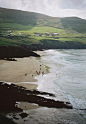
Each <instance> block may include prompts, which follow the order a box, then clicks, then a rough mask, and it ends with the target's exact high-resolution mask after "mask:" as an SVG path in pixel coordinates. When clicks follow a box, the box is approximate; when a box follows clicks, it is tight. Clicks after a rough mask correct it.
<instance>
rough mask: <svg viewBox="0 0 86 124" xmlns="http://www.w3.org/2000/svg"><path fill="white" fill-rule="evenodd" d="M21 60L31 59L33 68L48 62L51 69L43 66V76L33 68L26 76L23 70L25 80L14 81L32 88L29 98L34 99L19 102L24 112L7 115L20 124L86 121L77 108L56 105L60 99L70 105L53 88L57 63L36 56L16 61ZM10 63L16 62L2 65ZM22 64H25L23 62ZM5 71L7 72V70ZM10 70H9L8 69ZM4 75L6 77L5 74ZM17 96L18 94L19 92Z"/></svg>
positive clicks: (42, 53) (79, 122) (62, 123)
mask: <svg viewBox="0 0 86 124" xmlns="http://www.w3.org/2000/svg"><path fill="white" fill-rule="evenodd" d="M38 52H39V53H40V54H41V55H42V56H45V57H46V55H45V52H42V51H41V52H40V51H38ZM19 60H22V61H23V62H26V61H27V62H26V63H29V61H28V60H30V62H31V63H30V64H31V66H30V67H32V68H33V67H34V68H35V69H36V70H37V69H38V70H40V64H41V65H42V64H43V65H47V64H48V65H47V66H49V67H50V69H49V73H47V71H46V68H45V67H44V66H43V69H44V71H45V74H44V75H43V76H42V74H40V75H37V74H36V73H35V71H36V70H32V71H31V72H30V74H29V73H28V74H27V75H26V76H25V73H26V71H25V70H24V72H22V74H23V75H22V76H23V78H22V79H23V81H24V82H23V81H21V80H22V79H21V78H19V79H20V80H19V79H18V78H17V79H16V80H17V81H18V82H17V81H16V80H15V82H14V83H15V85H17V86H24V87H25V86H26V88H27V89H29V90H30V92H31V93H30V94H32V95H31V97H30V98H29V100H30V99H31V100H33V101H32V102H31V103H30V101H27V99H26V101H27V102H28V103H29V104H28V103H27V102H21V104H20V103H17V105H19V104H20V107H19V108H21V109H23V112H21V113H20V112H17V113H16V112H13V113H12V112H11V113H8V114H7V117H9V118H11V119H13V120H14V121H15V122H16V123H18V124H21V123H22V124H24V123H25V124H27V123H33V124H38V123H44V124H47V123H49V124H52V123H60V124H66V123H76V124H81V122H83V123H82V124H85V122H86V121H84V118H83V117H82V116H81V115H80V114H79V113H78V112H77V110H75V109H67V108H64V107H62V108H59V107H57V108H56V107H54V102H56V105H57V104H58V103H59V102H58V101H61V103H60V104H65V103H66V104H68V105H69V100H68V99H65V98H64V96H63V95H62V94H61V92H60V91H59V90H57V92H55V89H54V90H53V81H54V79H56V73H55V66H56V65H55V66H53V64H52V63H51V64H49V63H47V62H44V61H43V60H38V61H39V62H38V61H37V60H35V59H34V57H31V58H22V59H21V58H20V59H18V61H16V62H20V61H19ZM32 61H33V63H34V66H32ZM9 63H11V64H13V63H14V62H13V63H12V62H9V61H6V62H1V67H3V66H5V67H6V66H7V65H10V64H9ZM20 63H21V62H20ZM20 63H19V64H18V63H17V66H19V65H20ZM3 64H4V65H3ZM21 65H23V64H21ZM37 65H38V66H37ZM23 66H24V65H23ZM35 66H36V67H35ZM13 67H15V66H13ZM19 67H20V66H19ZM7 69H8V68H7ZM10 69H11V68H10ZM26 69H27V70H28V68H26ZM20 70H22V68H20ZM38 70H37V71H38ZM29 71H30V70H29ZM42 71H43V70H42ZM3 72H5V70H4V71H3ZM8 72H9V70H8ZM33 73H34V76H33V78H32V74H33ZM3 74H4V73H3ZM29 76H30V80H29V78H28V77H29ZM3 77H5V75H4V76H3ZM9 79H10V78H9ZM12 79H13V78H11V80H12ZM27 80H28V81H27ZM5 82H9V81H6V80H5ZM14 87H15V86H14ZM10 89H11V88H10ZM34 89H35V90H34ZM12 91H13V90H12ZM26 91H27V90H26ZM36 91H38V92H37V93H36ZM21 93H22V92H21ZM49 93H51V94H54V95H55V97H53V96H52V95H49ZM36 94H37V95H36ZM22 95H23V94H22ZM15 96H17V94H16V95H15ZM33 96H34V97H33ZM25 97H26V96H23V97H21V99H22V98H24V99H22V100H25ZM15 98H16V97H15ZM17 98H18V96H17ZM35 98H36V99H35ZM37 98H39V99H38V100H37ZM34 100H35V104H33V103H34ZM8 101H9V100H8ZM38 101H39V103H38ZM40 101H42V103H41V104H40ZM45 101H47V102H48V101H49V106H50V103H51V107H49V106H48V105H47V102H45ZM36 102H37V103H36ZM62 102H63V103H62ZM43 105H44V106H43ZM8 106H9V105H8ZM20 114H26V116H25V117H24V118H21V117H20ZM64 119H65V120H64Z"/></svg>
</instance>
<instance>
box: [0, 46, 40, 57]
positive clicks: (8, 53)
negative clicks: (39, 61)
mask: <svg viewBox="0 0 86 124" xmlns="http://www.w3.org/2000/svg"><path fill="white" fill-rule="evenodd" d="M29 56H35V57H40V55H38V54H36V53H34V52H33V51H31V50H27V49H24V48H22V47H13V46H9V47H5V46H0V59H3V58H8V59H9V58H21V57H29Z"/></svg>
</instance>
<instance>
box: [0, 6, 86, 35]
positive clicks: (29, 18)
mask: <svg viewBox="0 0 86 124" xmlns="http://www.w3.org/2000/svg"><path fill="white" fill-rule="evenodd" d="M0 23H10V24H11V23H17V24H21V25H24V26H27V25H30V26H48V27H55V28H58V29H65V30H70V31H75V32H78V33H86V20H84V19H81V18H77V17H66V18H58V17H50V16H46V15H43V14H38V13H34V12H26V11H21V10H13V9H5V8H0ZM0 27H1V28H3V26H2V25H0Z"/></svg>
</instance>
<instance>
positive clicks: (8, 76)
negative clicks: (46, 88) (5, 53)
mask: <svg viewBox="0 0 86 124" xmlns="http://www.w3.org/2000/svg"><path fill="white" fill-rule="evenodd" d="M16 60H17V61H6V60H0V81H5V82H12V83H19V82H24V83H19V84H18V85H20V86H24V87H27V88H28V89H36V88H37V85H36V84H31V83H30V84H29V82H36V81H37V79H35V76H37V75H38V74H37V73H36V71H37V72H39V71H40V74H41V73H42V71H45V68H44V66H40V63H39V62H38V61H36V59H35V57H27V58H16ZM40 68H41V70H40ZM26 73H27V75H26V76H25V74H26ZM32 75H33V76H32ZM25 82H27V83H25Z"/></svg>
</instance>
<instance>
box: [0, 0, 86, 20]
mask: <svg viewBox="0 0 86 124" xmlns="http://www.w3.org/2000/svg"><path fill="white" fill-rule="evenodd" d="M0 6H1V7H4V8H10V9H19V10H24V11H31V12H37V13H42V14H46V15H49V16H54V17H69V16H77V17H81V18H84V19H86V16H85V15H86V14H85V13H86V0H16V1H15V0H0Z"/></svg>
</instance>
